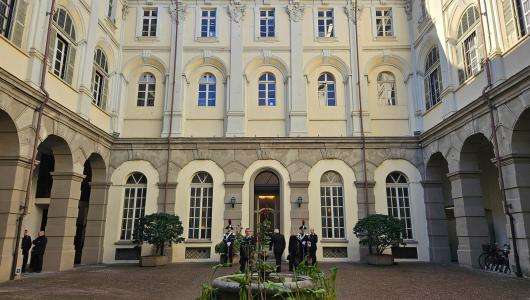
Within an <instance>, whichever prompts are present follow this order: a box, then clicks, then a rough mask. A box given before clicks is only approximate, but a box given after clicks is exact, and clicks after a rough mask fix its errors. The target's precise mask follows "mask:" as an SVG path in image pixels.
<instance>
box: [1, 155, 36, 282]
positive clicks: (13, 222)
mask: <svg viewBox="0 0 530 300" xmlns="http://www.w3.org/2000/svg"><path fill="white" fill-rule="evenodd" d="M29 166H30V161H29V160H26V159H21V158H0V172H1V174H3V176H2V177H1V178H0V282H1V281H6V280H9V276H10V274H11V264H12V262H13V249H14V243H15V238H16V230H17V218H18V215H19V211H20V206H21V205H23V203H24V196H25V195H26V182H27V178H28V173H29ZM19 253H20V252H19ZM19 257H20V259H19V260H18V266H17V268H20V266H21V265H22V256H19Z"/></svg>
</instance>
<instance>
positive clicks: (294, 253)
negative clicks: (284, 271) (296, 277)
mask: <svg viewBox="0 0 530 300" xmlns="http://www.w3.org/2000/svg"><path fill="white" fill-rule="evenodd" d="M299 244H300V242H299V241H298V238H296V229H291V236H290V237H289V248H288V251H289V255H288V256H287V259H288V260H289V271H290V272H292V271H293V269H294V268H295V267H296V266H298V263H299V262H298V257H299V256H301V254H300V255H299V254H298V252H301V251H302V249H301V247H299Z"/></svg>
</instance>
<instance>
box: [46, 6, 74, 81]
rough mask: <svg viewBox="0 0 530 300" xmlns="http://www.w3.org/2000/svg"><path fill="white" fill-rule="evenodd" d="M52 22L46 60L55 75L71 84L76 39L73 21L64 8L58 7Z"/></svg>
mask: <svg viewBox="0 0 530 300" xmlns="http://www.w3.org/2000/svg"><path fill="white" fill-rule="evenodd" d="M53 24H54V26H53V28H52V29H51V30H52V32H51V34H50V42H49V44H48V47H49V48H48V55H49V57H48V61H49V62H50V63H51V65H50V67H51V69H52V71H53V73H54V74H55V75H57V76H58V77H59V78H61V79H62V80H64V81H66V82H67V83H68V84H72V80H73V77H74V65H75V56H76V40H77V38H76V31H75V28H74V22H73V20H72V18H71V17H70V15H69V14H68V12H67V11H66V10H65V9H64V8H58V9H57V10H56V12H55V14H54V15H53Z"/></svg>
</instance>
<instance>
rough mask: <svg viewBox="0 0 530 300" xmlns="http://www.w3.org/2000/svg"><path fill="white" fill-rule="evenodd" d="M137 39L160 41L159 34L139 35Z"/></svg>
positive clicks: (140, 40) (141, 40)
mask: <svg viewBox="0 0 530 300" xmlns="http://www.w3.org/2000/svg"><path fill="white" fill-rule="evenodd" d="M136 40H137V41H139V42H160V40H159V39H158V36H142V35H140V36H137V37H136Z"/></svg>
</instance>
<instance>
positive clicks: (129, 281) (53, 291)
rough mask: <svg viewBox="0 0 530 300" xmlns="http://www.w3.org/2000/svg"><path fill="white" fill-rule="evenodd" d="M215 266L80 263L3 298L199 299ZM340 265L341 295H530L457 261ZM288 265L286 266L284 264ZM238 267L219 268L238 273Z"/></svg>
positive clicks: (23, 283)
mask: <svg viewBox="0 0 530 300" xmlns="http://www.w3.org/2000/svg"><path fill="white" fill-rule="evenodd" d="M210 266H211V264H191V263H189V264H172V265H168V266H165V267H158V268H140V267H138V266H136V265H99V266H85V267H78V268H75V269H74V270H71V271H67V272H61V273H41V274H28V275H25V276H24V277H23V278H22V279H20V280H16V281H10V282H6V283H2V284H0V299H129V300H130V299H156V300H159V299H179V300H180V299H195V298H196V297H197V296H198V295H199V294H200V286H201V283H203V282H205V281H207V280H208V277H209V275H210V274H211V269H210ZM332 266H336V267H338V269H339V272H338V279H337V290H338V299H385V300H386V299H526V300H529V299H530V279H519V278H514V277H511V276H505V275H498V274H492V273H487V272H484V271H477V270H469V269H466V268H462V267H458V266H456V265H437V264H428V263H400V264H398V265H395V266H391V267H373V266H368V265H365V264H357V263H336V264H322V266H321V267H322V269H324V270H325V269H329V268H330V267H332ZM284 267H286V266H284ZM235 271H236V268H235V267H234V268H233V269H223V270H220V271H218V273H219V274H220V275H221V274H227V273H231V272H235Z"/></svg>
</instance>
